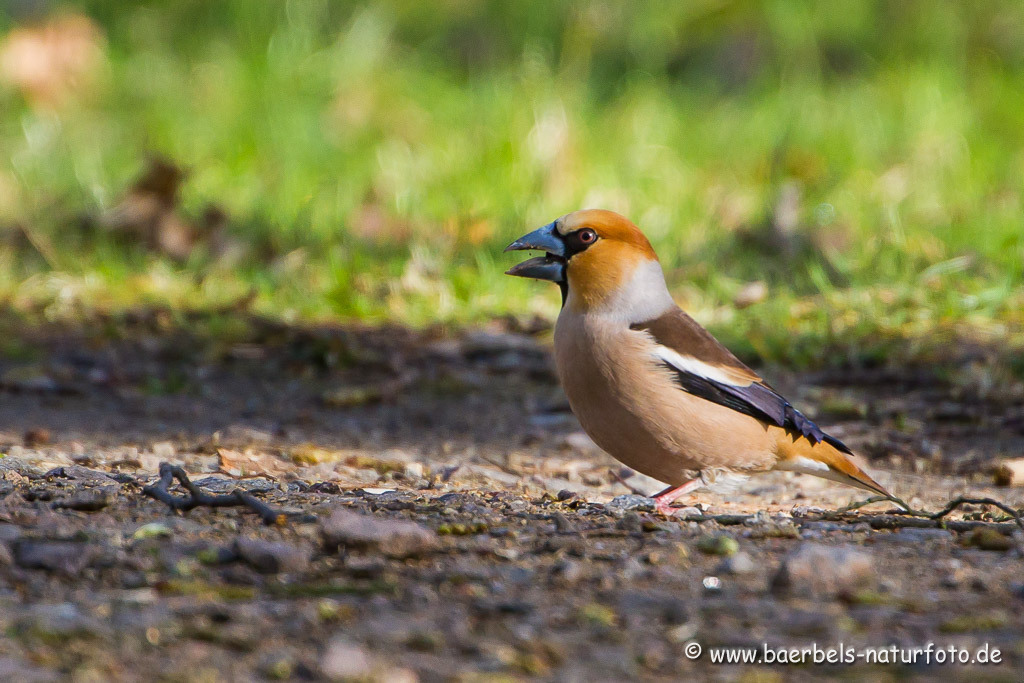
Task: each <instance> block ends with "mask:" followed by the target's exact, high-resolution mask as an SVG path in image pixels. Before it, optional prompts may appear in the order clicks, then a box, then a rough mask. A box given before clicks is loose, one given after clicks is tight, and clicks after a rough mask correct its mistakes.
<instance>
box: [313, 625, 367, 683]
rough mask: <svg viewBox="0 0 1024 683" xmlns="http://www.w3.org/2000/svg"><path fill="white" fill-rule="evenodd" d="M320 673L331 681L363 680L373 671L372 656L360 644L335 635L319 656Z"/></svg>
mask: <svg viewBox="0 0 1024 683" xmlns="http://www.w3.org/2000/svg"><path fill="white" fill-rule="evenodd" d="M320 673H322V674H323V675H324V677H325V678H327V679H328V680H331V681H356V680H365V679H368V678H369V677H370V675H371V674H372V673H373V658H372V657H371V656H370V653H369V652H367V650H366V648H365V647H363V646H362V645H359V644H358V643H354V642H352V641H351V640H349V639H348V638H345V637H344V636H335V637H334V638H332V639H331V640H330V642H329V643H328V644H327V649H326V650H325V651H324V654H323V657H321V658H320Z"/></svg>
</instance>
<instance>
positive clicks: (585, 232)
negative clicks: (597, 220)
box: [580, 228, 597, 244]
mask: <svg viewBox="0 0 1024 683" xmlns="http://www.w3.org/2000/svg"><path fill="white" fill-rule="evenodd" d="M596 239H597V233H596V232H594V231H593V230H591V229H590V228H584V229H582V230H580V242H583V244H592V243H593V242H594V241H595V240H596Z"/></svg>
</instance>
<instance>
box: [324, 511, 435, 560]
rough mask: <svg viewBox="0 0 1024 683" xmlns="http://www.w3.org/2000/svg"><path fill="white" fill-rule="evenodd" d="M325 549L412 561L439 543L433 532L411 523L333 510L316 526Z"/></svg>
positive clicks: (430, 550) (433, 548) (432, 549)
mask: <svg viewBox="0 0 1024 683" xmlns="http://www.w3.org/2000/svg"><path fill="white" fill-rule="evenodd" d="M320 532H321V535H322V536H323V540H324V544H325V545H327V546H328V547H338V546H344V547H354V548H365V549H369V550H375V551H378V552H381V553H383V554H384V555H388V556H389V557H397V558H401V557H413V556H416V555H423V554H425V553H429V552H432V551H434V550H436V549H437V548H438V547H439V545H440V543H439V541H438V538H437V535H436V534H434V532H432V531H430V530H429V529H426V528H424V527H421V526H420V525H419V524H416V523H415V522H407V521H404V520H396V519H377V518H376V517H371V516H369V515H360V514H356V513H354V512H349V511H348V510H335V511H334V512H333V513H332V514H331V516H330V517H328V518H327V519H326V520H324V521H323V522H322V523H321V526H320Z"/></svg>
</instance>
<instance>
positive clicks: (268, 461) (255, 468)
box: [217, 448, 291, 477]
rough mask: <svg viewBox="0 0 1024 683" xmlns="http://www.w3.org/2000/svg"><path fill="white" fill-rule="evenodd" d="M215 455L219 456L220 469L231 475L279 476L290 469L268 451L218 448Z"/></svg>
mask: <svg viewBox="0 0 1024 683" xmlns="http://www.w3.org/2000/svg"><path fill="white" fill-rule="evenodd" d="M217 455H218V456H220V471H221V472H223V473H224V474H229V475H231V476H233V477H255V476H264V477H280V476H282V475H284V474H285V473H286V472H289V471H290V470H291V468H290V467H289V466H288V464H287V463H286V462H284V461H283V460H281V459H280V458H278V457H277V456H275V455H271V454H270V453H255V452H253V451H251V450H248V449H247V450H245V451H244V452H241V451H233V450H230V449H228V448H219V449H217Z"/></svg>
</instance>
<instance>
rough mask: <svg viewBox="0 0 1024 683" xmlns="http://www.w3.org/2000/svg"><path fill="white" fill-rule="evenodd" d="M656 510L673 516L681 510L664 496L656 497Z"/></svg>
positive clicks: (660, 513) (667, 515)
mask: <svg viewBox="0 0 1024 683" xmlns="http://www.w3.org/2000/svg"><path fill="white" fill-rule="evenodd" d="M654 511H655V512H657V513H658V514H659V515H665V516H666V517H672V516H673V515H675V514H676V512H678V511H679V508H674V507H672V503H671V502H670V501H666V500H664V499H662V498H655V499H654Z"/></svg>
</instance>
